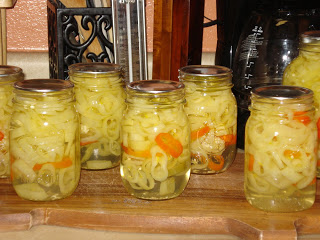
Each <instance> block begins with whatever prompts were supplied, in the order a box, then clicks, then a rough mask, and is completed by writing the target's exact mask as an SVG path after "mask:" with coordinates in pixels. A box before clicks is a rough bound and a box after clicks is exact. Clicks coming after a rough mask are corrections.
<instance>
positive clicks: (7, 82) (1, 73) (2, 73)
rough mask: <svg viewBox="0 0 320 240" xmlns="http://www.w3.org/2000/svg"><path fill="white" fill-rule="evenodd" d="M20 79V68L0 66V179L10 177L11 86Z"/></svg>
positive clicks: (21, 75) (21, 77)
mask: <svg viewBox="0 0 320 240" xmlns="http://www.w3.org/2000/svg"><path fill="white" fill-rule="evenodd" d="M22 79H23V73H22V69H21V68H19V67H15V66H7V65H0V178H7V177H9V176H10V160H9V159H10V158H9V124H10V117H11V114H12V96H13V93H12V89H13V86H12V85H13V83H14V82H15V81H19V80H22Z"/></svg>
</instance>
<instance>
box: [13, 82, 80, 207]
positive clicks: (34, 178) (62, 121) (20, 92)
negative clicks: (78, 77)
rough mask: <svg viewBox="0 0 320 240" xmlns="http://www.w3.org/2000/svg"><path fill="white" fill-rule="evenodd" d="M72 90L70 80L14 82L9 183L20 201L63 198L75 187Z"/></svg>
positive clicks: (75, 131)
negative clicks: (10, 181)
mask: <svg viewBox="0 0 320 240" xmlns="http://www.w3.org/2000/svg"><path fill="white" fill-rule="evenodd" d="M72 88H73V84H72V83H71V82H70V81H65V80H56V79H32V80H23V81H18V82H16V83H15V84H14V98H13V113H12V118H11V121H10V160H11V180H12V184H13V187H14V190H15V191H16V193H17V194H18V195H19V196H20V197H21V198H24V199H27V200H33V201H49V200H56V199H62V198H65V197H67V196H69V195H71V194H72V193H73V192H74V190H75V189H76V187H77V185H78V182H79V178H80V169H81V168H80V143H79V139H80V134H79V118H78V114H77V112H76V110H75V106H74V105H75V103H74V94H73V91H72Z"/></svg>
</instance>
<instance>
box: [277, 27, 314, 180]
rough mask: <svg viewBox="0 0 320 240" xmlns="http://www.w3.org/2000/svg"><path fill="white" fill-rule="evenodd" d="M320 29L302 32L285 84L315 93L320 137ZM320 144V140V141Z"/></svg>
mask: <svg viewBox="0 0 320 240" xmlns="http://www.w3.org/2000/svg"><path fill="white" fill-rule="evenodd" d="M319 61H320V31H310V32H305V33H303V34H301V37H300V46H299V55H298V57H296V58H295V59H294V60H293V61H292V62H291V63H290V64H289V65H288V66H287V68H286V69H285V71H284V74H283V85H294V86H301V87H305V88H309V89H311V90H312V91H313V93H314V105H315V107H316V116H315V119H316V121H317V132H318V139H320V64H319ZM319 144H320V141H319ZM317 155H318V163H317V168H318V171H317V176H318V177H320V147H318V153H317Z"/></svg>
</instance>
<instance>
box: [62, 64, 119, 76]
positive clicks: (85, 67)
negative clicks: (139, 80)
mask: <svg viewBox="0 0 320 240" xmlns="http://www.w3.org/2000/svg"><path fill="white" fill-rule="evenodd" d="M68 69H69V74H73V73H93V74H104V73H116V72H120V71H122V68H121V66H120V65H118V64H113V63H101V62H93V63H75V64H72V65H70V66H69V68H68Z"/></svg>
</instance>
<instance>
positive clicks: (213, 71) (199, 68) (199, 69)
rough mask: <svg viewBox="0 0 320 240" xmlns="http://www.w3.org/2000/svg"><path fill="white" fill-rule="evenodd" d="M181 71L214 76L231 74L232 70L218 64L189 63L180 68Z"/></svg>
mask: <svg viewBox="0 0 320 240" xmlns="http://www.w3.org/2000/svg"><path fill="white" fill-rule="evenodd" d="M179 73H180V74H187V75H191V76H202V77H213V76H226V75H231V74H232V70H231V69H229V68H227V67H223V66H216V65H188V66H185V67H182V68H180V69H179Z"/></svg>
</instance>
